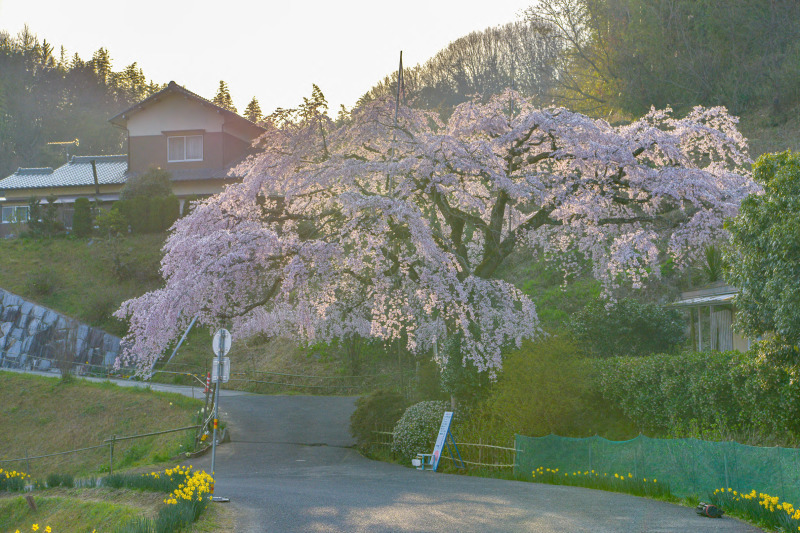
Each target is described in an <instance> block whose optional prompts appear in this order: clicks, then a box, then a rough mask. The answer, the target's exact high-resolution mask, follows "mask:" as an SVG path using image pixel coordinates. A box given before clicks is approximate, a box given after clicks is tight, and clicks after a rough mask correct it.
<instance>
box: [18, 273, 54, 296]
mask: <svg viewBox="0 0 800 533" xmlns="http://www.w3.org/2000/svg"><path fill="white" fill-rule="evenodd" d="M58 285H59V279H58V276H57V274H56V272H55V271H54V270H53V269H51V268H48V267H42V268H38V269H37V270H34V271H33V272H30V273H29V274H28V276H27V278H26V279H25V295H26V296H32V297H34V298H43V297H45V296H50V295H51V294H53V293H54V292H55V291H56V289H57V288H58Z"/></svg>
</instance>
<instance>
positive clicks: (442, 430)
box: [432, 411, 453, 471]
mask: <svg viewBox="0 0 800 533" xmlns="http://www.w3.org/2000/svg"><path fill="white" fill-rule="evenodd" d="M452 420H453V412H452V411H445V413H444V416H443V417H442V425H441V426H440V427H439V435H438V436H437V437H436V446H434V447H433V463H432V466H433V470H434V471H436V468H438V466H439V458H440V457H441V456H442V448H444V441H445V439H447V434H448V433H449V432H450V422H451V421H452Z"/></svg>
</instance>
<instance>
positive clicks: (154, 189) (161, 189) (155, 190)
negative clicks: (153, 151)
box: [119, 168, 172, 200]
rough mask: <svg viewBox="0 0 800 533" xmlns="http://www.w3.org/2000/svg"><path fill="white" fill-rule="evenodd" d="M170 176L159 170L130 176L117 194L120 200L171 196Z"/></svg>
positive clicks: (154, 169)
mask: <svg viewBox="0 0 800 533" xmlns="http://www.w3.org/2000/svg"><path fill="white" fill-rule="evenodd" d="M170 179H172V174H171V173H169V172H168V171H166V170H162V169H160V168H151V169H150V170H148V171H147V172H145V173H144V174H138V175H135V176H132V177H131V178H129V179H128V181H127V182H126V183H125V186H124V187H123V188H122V190H121V191H120V193H119V197H120V199H121V200H131V199H133V198H154V197H157V196H169V195H170V194H172V185H171V184H170Z"/></svg>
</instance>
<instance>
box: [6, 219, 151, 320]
mask: <svg viewBox="0 0 800 533" xmlns="http://www.w3.org/2000/svg"><path fill="white" fill-rule="evenodd" d="M163 240H164V235H163V234H162V235H141V236H132V237H128V238H126V239H121V240H120V241H119V242H117V243H115V242H110V241H108V240H87V239H67V238H59V239H42V240H34V239H6V240H2V241H0V257H2V258H3V260H2V263H3V266H2V269H0V288H3V289H5V290H8V291H11V292H13V293H16V294H19V295H21V296H24V297H26V298H28V299H30V300H33V301H36V302H38V303H40V304H42V305H45V306H47V307H51V308H53V309H55V310H57V311H60V312H62V313H64V314H67V315H70V316H73V317H75V318H78V319H79V320H82V321H84V322H87V323H89V324H91V325H94V326H99V327H101V328H103V329H105V330H106V331H108V332H109V333H113V334H115V335H122V334H124V333H125V325H124V324H122V323H121V322H120V321H118V320H117V319H115V318H113V317H111V316H110V315H111V313H112V312H113V311H115V310H116V309H117V308H118V307H119V304H120V303H122V302H123V301H125V300H127V299H128V298H132V297H134V296H138V295H141V294H143V293H144V292H146V291H149V290H152V289H155V288H156V287H158V285H159V284H160V282H161V278H160V275H159V273H158V268H159V261H160V259H161V245H162V243H163ZM115 265H116V266H115ZM115 272H116V273H117V274H116V275H115Z"/></svg>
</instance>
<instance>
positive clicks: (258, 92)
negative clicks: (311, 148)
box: [0, 0, 535, 116]
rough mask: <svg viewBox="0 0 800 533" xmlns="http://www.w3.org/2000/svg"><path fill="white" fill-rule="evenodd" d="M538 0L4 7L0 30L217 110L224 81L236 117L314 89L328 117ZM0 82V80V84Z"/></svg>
mask: <svg viewBox="0 0 800 533" xmlns="http://www.w3.org/2000/svg"><path fill="white" fill-rule="evenodd" d="M534 1H535V0H483V1H481V2H478V1H475V0H467V1H464V0H462V1H459V0H406V1H401V2H392V3H389V2H376V1H374V0H372V1H369V0H339V1H295V2H292V1H291V0H287V1H282V2H275V1H261V2H255V1H247V0H223V1H216V2H210V1H208V0H196V1H192V2H186V1H180V2H176V1H172V0H160V1H155V0H141V1H138V2H114V1H113V0H112V1H109V0H0V30H6V31H8V32H9V33H11V34H12V35H16V34H17V33H18V32H19V31H20V30H21V29H22V27H23V25H24V24H26V23H27V24H28V26H29V27H30V29H31V31H32V32H33V33H35V34H36V35H38V37H39V40H40V41H41V40H43V39H47V41H48V42H49V43H52V44H53V45H54V46H55V50H54V53H55V55H56V56H58V53H59V47H60V46H61V45H63V46H64V47H65V48H66V49H67V52H68V54H69V55H70V56H72V54H74V53H75V52H77V53H78V54H80V56H81V58H83V59H84V60H87V59H91V56H92V53H93V52H94V51H95V50H97V49H98V48H100V47H101V46H102V47H105V48H107V49H108V51H109V53H110V54H111V60H112V68H113V70H115V71H119V70H122V69H123V68H124V67H125V66H127V65H129V64H131V63H133V62H134V61H136V62H137V63H138V64H139V66H140V67H141V68H142V69H143V70H144V74H145V76H147V78H148V81H149V80H151V79H152V80H154V81H156V82H158V83H166V82H169V81H170V80H174V81H176V82H177V83H178V84H180V85H183V86H185V87H186V88H187V89H189V90H190V91H193V92H195V93H197V94H199V95H200V96H203V97H206V98H209V99H210V98H213V96H214V94H215V93H216V91H217V87H218V86H219V81H220V80H225V81H226V82H227V84H228V87H229V89H230V91H231V95H232V96H233V99H234V103H235V105H236V107H237V108H238V110H239V112H242V111H244V108H245V107H246V105H247V103H248V102H249V101H250V99H251V98H252V97H253V96H255V97H256V98H257V99H258V101H259V103H260V105H261V109H262V111H263V112H264V113H267V114H268V113H270V112H271V111H273V110H274V109H275V108H277V107H295V106H297V104H299V103H300V102H301V101H302V97H303V96H309V95H310V94H311V84H312V83H316V84H317V85H319V87H320V88H321V89H322V92H323V93H324V94H325V96H326V98H327V99H328V103H329V106H330V110H331V115H332V116H335V115H336V112H337V110H338V108H339V104H344V105H345V106H347V107H348V108H350V107H352V105H353V104H354V103H355V101H356V100H357V99H358V98H359V97H360V96H361V95H362V94H363V93H365V92H366V91H367V90H368V89H369V88H370V87H371V86H372V85H373V84H374V83H376V82H377V81H379V80H380V79H382V78H383V77H384V76H385V75H387V74H389V73H390V72H392V71H393V70H395V69H396V68H397V63H398V59H399V54H400V51H401V50H402V51H403V64H404V65H405V66H413V65H416V64H417V63H422V62H424V61H425V60H427V59H428V58H430V57H431V56H433V55H434V54H435V53H436V52H438V51H439V50H440V49H442V48H444V47H445V46H447V44H449V43H450V42H452V41H454V40H455V39H457V38H459V37H461V36H463V35H466V34H468V33H469V32H471V31H476V30H483V29H485V28H487V27H489V26H496V25H498V24H505V23H507V22H513V21H516V20H519V19H520V18H521V12H522V11H523V10H524V9H525V8H526V7H527V6H528V5H530V4H532V3H533V2H534ZM0 75H1V74H0Z"/></svg>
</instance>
